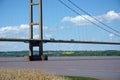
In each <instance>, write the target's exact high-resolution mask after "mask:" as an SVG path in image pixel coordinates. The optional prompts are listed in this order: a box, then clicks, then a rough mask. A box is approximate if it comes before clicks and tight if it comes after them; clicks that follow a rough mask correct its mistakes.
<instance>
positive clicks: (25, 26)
mask: <svg viewBox="0 0 120 80" xmlns="http://www.w3.org/2000/svg"><path fill="white" fill-rule="evenodd" d="M33 1H35V2H37V1H38V0H33ZM61 1H63V2H64V3H65V4H67V5H68V6H69V7H71V8H72V9H74V10H75V11H77V12H78V13H79V14H80V15H78V14H76V13H75V12H73V11H71V10H70V9H68V8H67V7H65V6H64V5H63V4H61V3H60V2H59V0H43V38H44V39H50V38H54V39H55V40H84V41H107V42H120V33H117V32H115V31H112V30H111V29H109V28H107V27H105V26H104V25H102V24H100V23H99V22H97V21H96V20H94V19H93V18H91V17H90V16H88V15H87V14H85V13H84V12H82V11H81V10H79V9H78V8H76V7H75V6H73V5H72V4H71V3H70V2H69V1H68V0H61ZM71 1H72V2H74V3H75V4H76V5H77V6H78V7H80V8H82V9H84V10H85V11H86V12H88V13H89V14H91V15H92V16H93V17H94V18H96V19H98V20H99V21H101V22H102V23H105V24H106V25H108V26H110V27H111V28H113V29H115V30H117V31H118V32H120V9H119V8H120V0H71ZM33 8H34V13H33V16H34V19H33V21H34V22H37V21H38V7H37V6H34V7H33ZM81 16H83V17H85V18H87V19H89V20H90V21H92V22H94V23H95V24H97V25H99V26H101V27H103V28H104V29H106V30H109V31H110V32H107V31H105V30H102V29H100V28H99V27H97V26H95V25H93V24H92V23H90V22H89V21H87V20H85V19H84V18H83V17H81ZM28 33H29V0H0V38H29V34H28ZM116 34H117V35H116ZM34 38H35V39H37V38H38V26H34ZM36 49H37V48H35V50H36ZM22 50H28V44H27V43H17V42H14V43H10V42H0V51H22ZM44 50H120V46H116V45H90V44H89V45H88V44H61V43H59V44H58V43H57V44H50V43H47V44H44Z"/></svg>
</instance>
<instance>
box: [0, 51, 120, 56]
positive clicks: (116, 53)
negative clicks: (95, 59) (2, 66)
mask: <svg viewBox="0 0 120 80" xmlns="http://www.w3.org/2000/svg"><path fill="white" fill-rule="evenodd" d="M28 53H29V51H0V57H24V56H28ZM38 53H39V52H38V51H34V55H38ZM43 54H45V55H48V56H53V57H57V56H59V57H60V56H120V50H105V51H44V53H43Z"/></svg>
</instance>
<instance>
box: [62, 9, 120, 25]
mask: <svg viewBox="0 0 120 80" xmlns="http://www.w3.org/2000/svg"><path fill="white" fill-rule="evenodd" d="M82 16H83V17H85V18H87V19H88V20H90V21H92V22H94V23H98V22H97V21H96V20H94V19H93V18H91V17H90V16H88V15H79V16H75V17H69V16H68V17H64V18H63V19H62V22H70V23H73V24H75V25H77V26H88V25H92V23H90V22H89V21H87V20H86V19H84V18H83V17H82ZM93 17H94V18H96V19H98V20H100V21H102V22H112V21H114V20H120V13H117V12H115V11H109V12H107V13H106V14H103V15H99V16H93Z"/></svg>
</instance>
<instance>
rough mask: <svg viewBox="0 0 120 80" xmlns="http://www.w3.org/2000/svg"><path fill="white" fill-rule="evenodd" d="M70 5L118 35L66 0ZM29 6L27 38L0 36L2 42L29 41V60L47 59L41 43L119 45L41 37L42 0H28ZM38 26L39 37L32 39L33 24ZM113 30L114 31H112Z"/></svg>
mask: <svg viewBox="0 0 120 80" xmlns="http://www.w3.org/2000/svg"><path fill="white" fill-rule="evenodd" d="M58 1H59V2H60V3H61V4H63V5H64V6H65V7H67V8H68V9H70V10H71V11H73V12H74V13H76V14H77V15H81V14H80V13H79V12H77V11H76V10H74V9H72V8H71V7H70V6H68V5H67V4H66V3H64V2H63V1H62V0H58ZM68 1H69V2H70V3H71V4H72V5H74V6H75V7H77V8H78V9H80V10H81V11H83V12H84V13H86V14H87V15H89V16H90V17H91V18H93V19H94V20H96V21H97V22H99V23H101V24H102V25H103V26H105V27H107V28H109V29H111V30H112V31H110V30H107V29H106V28H104V27H101V26H99V25H98V24H96V23H95V22H93V21H91V20H89V19H87V18H86V17H84V16H82V18H84V19H85V20H87V21H89V22H90V23H92V24H93V25H95V26H97V27H98V28H100V29H102V30H104V31H106V32H108V33H113V34H114V35H116V36H118V37H120V35H119V33H120V32H119V31H118V30H115V29H113V28H111V27H110V26H108V25H106V24H105V23H103V22H101V21H99V20H98V19H96V18H94V17H92V15H91V14H89V13H87V12H86V11H85V10H83V9H82V8H79V7H78V6H77V5H76V4H75V3H73V2H72V1H71V0H68ZM29 4H30V5H29V8H30V13H29V14H30V20H29V21H30V22H29V39H15V38H0V41H1V42H2V41H4V42H25V43H29V56H28V58H29V60H47V59H48V58H47V56H43V43H76V44H103V45H105V44H107V45H120V42H104V41H84V40H55V39H43V20H42V17H43V15H42V0H38V2H33V0H30V3H29ZM35 5H37V6H38V11H39V15H38V16H39V20H38V22H34V21H33V11H34V9H33V6H35ZM35 25H37V26H39V39H34V38H33V32H34V31H33V26H35ZM113 31H114V32H113ZM33 47H39V55H38V56H35V55H34V53H33Z"/></svg>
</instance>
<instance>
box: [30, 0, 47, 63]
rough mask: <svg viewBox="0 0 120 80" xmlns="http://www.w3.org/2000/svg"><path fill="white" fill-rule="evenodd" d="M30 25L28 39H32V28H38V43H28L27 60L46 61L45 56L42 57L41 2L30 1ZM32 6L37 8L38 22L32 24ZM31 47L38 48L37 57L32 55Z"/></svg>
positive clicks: (39, 0)
mask: <svg viewBox="0 0 120 80" xmlns="http://www.w3.org/2000/svg"><path fill="white" fill-rule="evenodd" d="M29 6H30V20H29V21H30V23H29V26H30V28H29V37H30V39H31V40H32V39H33V27H34V26H36V25H37V26H38V27H39V40H38V41H36V40H35V41H34V40H33V41H30V42H29V60H30V61H32V60H47V56H43V29H42V27H43V24H42V0H38V2H34V0H30V5H29ZM33 6H37V7H38V17H39V19H38V22H34V20H33V18H34V15H33V11H34V8H33ZM33 47H39V55H34V51H33Z"/></svg>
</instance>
